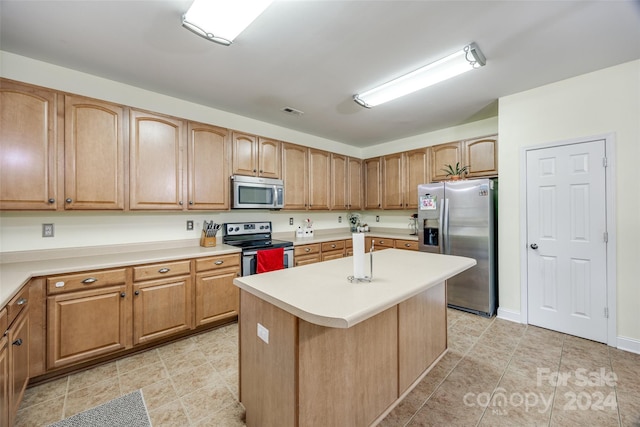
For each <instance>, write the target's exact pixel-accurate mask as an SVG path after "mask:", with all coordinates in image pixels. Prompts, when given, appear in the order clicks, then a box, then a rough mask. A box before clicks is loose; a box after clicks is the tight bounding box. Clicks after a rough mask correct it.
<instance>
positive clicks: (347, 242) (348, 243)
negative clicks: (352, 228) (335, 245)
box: [344, 239, 353, 248]
mask: <svg viewBox="0 0 640 427" xmlns="http://www.w3.org/2000/svg"><path fill="white" fill-rule="evenodd" d="M344 247H345V248H352V247H353V239H347V240H345V241H344Z"/></svg>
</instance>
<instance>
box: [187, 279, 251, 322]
mask: <svg viewBox="0 0 640 427" xmlns="http://www.w3.org/2000/svg"><path fill="white" fill-rule="evenodd" d="M239 275H240V268H239V267H235V268H232V269H225V270H221V271H215V272H211V273H198V274H197V275H196V304H195V306H196V307H195V309H196V327H197V326H201V325H206V324H208V323H212V322H216V321H219V320H223V319H232V318H234V317H236V316H237V315H238V310H239V301H240V292H239V289H238V287H237V286H235V285H234V284H233V279H235V278H236V277H238V276H239Z"/></svg>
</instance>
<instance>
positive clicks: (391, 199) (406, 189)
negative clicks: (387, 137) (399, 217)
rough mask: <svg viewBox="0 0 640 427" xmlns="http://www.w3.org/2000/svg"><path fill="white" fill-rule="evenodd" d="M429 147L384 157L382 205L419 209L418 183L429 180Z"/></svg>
mask: <svg viewBox="0 0 640 427" xmlns="http://www.w3.org/2000/svg"><path fill="white" fill-rule="evenodd" d="M427 157H428V155H427V149H425V148H422V149H418V150H412V151H406V152H402V153H395V154H389V155H387V156H384V157H383V158H382V162H383V164H382V174H383V179H382V197H383V198H382V200H383V201H382V207H383V208H384V209H417V208H418V196H417V193H418V190H417V188H418V185H419V184H424V183H426V182H428V180H429V175H428V162H427Z"/></svg>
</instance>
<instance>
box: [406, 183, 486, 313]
mask: <svg viewBox="0 0 640 427" xmlns="http://www.w3.org/2000/svg"><path fill="white" fill-rule="evenodd" d="M497 185H498V181H497V180H491V179H474V180H462V181H447V182H441V183H433V184H421V185H419V186H418V203H419V204H418V221H419V227H418V242H419V248H420V250H421V251H425V252H435V253H442V254H449V255H460V256H466V257H469V258H475V259H476V261H477V265H476V266H474V267H472V268H470V269H469V270H466V271H464V272H463V273H460V274H458V275H457V276H454V277H452V278H451V279H448V280H447V303H448V304H449V306H450V307H454V308H459V309H462V310H465V311H469V312H472V313H476V314H480V315H483V316H487V317H488V316H492V315H493V314H495V310H496V305H497V283H498V276H497V249H496V246H497V223H496V220H497ZM426 274H428V272H426Z"/></svg>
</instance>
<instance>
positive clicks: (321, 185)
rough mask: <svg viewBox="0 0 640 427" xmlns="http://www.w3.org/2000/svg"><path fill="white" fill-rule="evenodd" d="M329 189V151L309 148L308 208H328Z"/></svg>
mask: <svg viewBox="0 0 640 427" xmlns="http://www.w3.org/2000/svg"><path fill="white" fill-rule="evenodd" d="M330 190H331V160H330V153H329V152H327V151H322V150H316V149H314V148H309V209H312V210H329V199H330V197H331V195H330Z"/></svg>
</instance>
